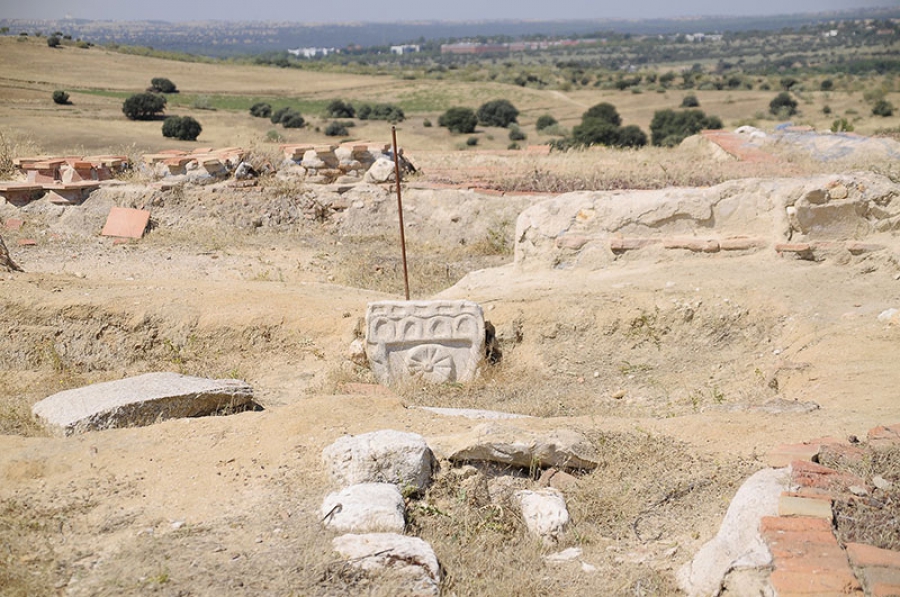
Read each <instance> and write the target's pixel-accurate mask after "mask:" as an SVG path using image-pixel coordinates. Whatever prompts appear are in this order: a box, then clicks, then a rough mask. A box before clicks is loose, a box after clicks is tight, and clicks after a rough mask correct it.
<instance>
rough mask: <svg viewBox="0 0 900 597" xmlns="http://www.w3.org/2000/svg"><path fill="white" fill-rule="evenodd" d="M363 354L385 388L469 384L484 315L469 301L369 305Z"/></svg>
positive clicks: (480, 347) (477, 358) (480, 345)
mask: <svg viewBox="0 0 900 597" xmlns="http://www.w3.org/2000/svg"><path fill="white" fill-rule="evenodd" d="M366 354H367V355H368V357H369V363H370V366H371V368H372V372H373V373H374V374H375V377H376V378H377V379H378V381H379V382H381V383H384V384H391V383H393V384H402V383H405V382H409V381H412V380H421V381H426V382H430V383H444V382H455V381H460V382H467V381H471V380H472V379H474V378H475V376H476V375H477V374H478V366H479V364H480V363H481V359H482V356H483V355H484V313H483V312H482V310H481V307H480V306H479V305H478V304H476V303H473V302H471V301H450V300H443V301H379V302H375V303H369V306H368V309H367V311H366Z"/></svg>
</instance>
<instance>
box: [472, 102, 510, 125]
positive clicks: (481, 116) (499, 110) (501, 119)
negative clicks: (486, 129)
mask: <svg viewBox="0 0 900 597" xmlns="http://www.w3.org/2000/svg"><path fill="white" fill-rule="evenodd" d="M475 116H477V117H478V122H480V123H481V124H483V125H485V126H500V127H504V128H506V127H508V126H509V125H511V124H513V123H514V122H516V119H517V118H518V117H519V111H518V110H517V109H516V107H515V106H513V105H512V103H510V101H509V100H505V99H498V100H491V101H489V102H486V103H484V104H482V105H481V107H480V108H478V111H477V112H476V113H475Z"/></svg>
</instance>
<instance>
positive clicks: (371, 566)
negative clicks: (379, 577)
mask: <svg viewBox="0 0 900 597" xmlns="http://www.w3.org/2000/svg"><path fill="white" fill-rule="evenodd" d="M331 545H332V547H333V548H334V551H336V552H338V553H339V554H340V555H341V557H342V558H344V559H345V561H346V562H347V564H349V565H350V566H353V567H355V568H360V569H361V570H369V571H383V572H388V573H393V574H395V575H397V576H398V577H400V578H402V579H405V580H406V581H407V582H406V583H404V584H405V586H403V587H398V589H399V590H398V591H397V592H396V593H394V594H396V595H404V596H413V595H415V596H417V597H418V596H426V595H428V596H431V595H434V596H437V595H439V594H440V585H441V565H440V563H439V562H438V559H437V556H435V554H434V550H433V549H432V548H431V546H430V545H429V544H428V543H426V542H425V541H423V540H422V539H419V538H418V537H407V536H405V535H400V534H397V533H367V534H360V535H358V534H352V533H351V534H347V535H341V536H339V537H335V538H334V539H333V540H332V541H331Z"/></svg>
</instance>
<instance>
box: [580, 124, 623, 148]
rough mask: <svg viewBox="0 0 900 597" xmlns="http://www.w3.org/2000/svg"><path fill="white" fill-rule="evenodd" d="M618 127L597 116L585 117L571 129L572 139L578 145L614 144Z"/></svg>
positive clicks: (617, 134) (616, 139)
mask: <svg viewBox="0 0 900 597" xmlns="http://www.w3.org/2000/svg"><path fill="white" fill-rule="evenodd" d="M619 130H620V127H619V126H617V125H614V124H610V123H608V122H605V121H603V120H600V119H599V118H586V119H584V120H582V122H581V124H579V125H577V126H575V128H573V129H572V139H573V140H574V141H575V143H576V144H578V145H616V144H617V143H618V141H619Z"/></svg>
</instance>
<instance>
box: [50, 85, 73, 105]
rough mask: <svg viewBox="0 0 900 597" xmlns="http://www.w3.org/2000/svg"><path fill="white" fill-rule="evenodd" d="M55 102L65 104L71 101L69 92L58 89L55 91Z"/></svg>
mask: <svg viewBox="0 0 900 597" xmlns="http://www.w3.org/2000/svg"><path fill="white" fill-rule="evenodd" d="M53 102H54V103H56V104H60V105H62V106H64V105H66V104H68V103H69V94H68V93H66V92H65V91H62V90H59V89H57V90H56V91H54V92H53Z"/></svg>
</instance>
